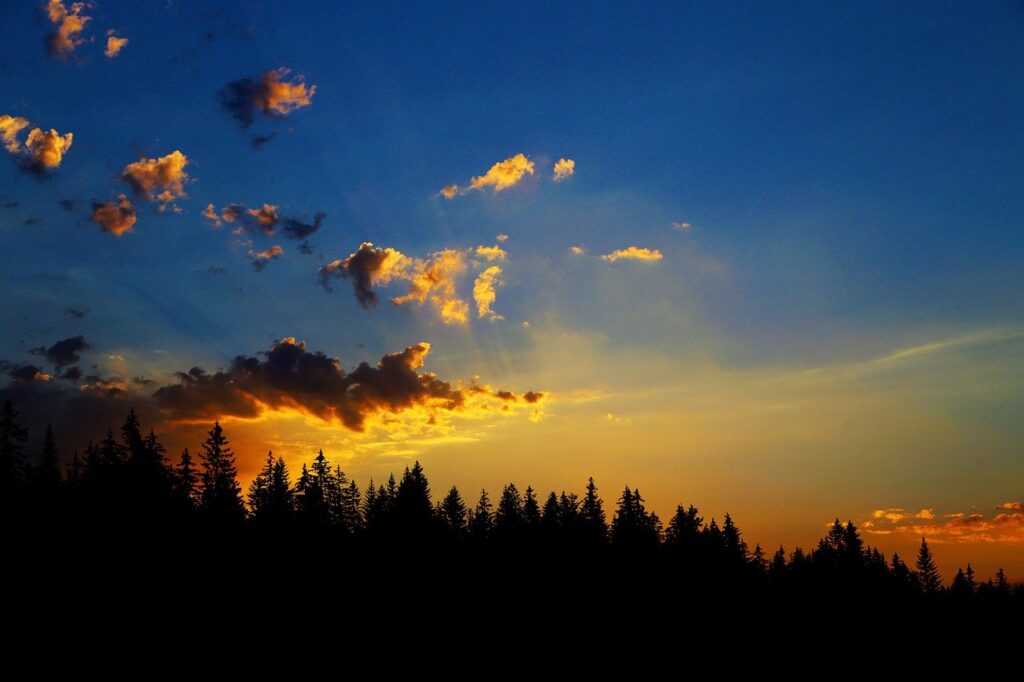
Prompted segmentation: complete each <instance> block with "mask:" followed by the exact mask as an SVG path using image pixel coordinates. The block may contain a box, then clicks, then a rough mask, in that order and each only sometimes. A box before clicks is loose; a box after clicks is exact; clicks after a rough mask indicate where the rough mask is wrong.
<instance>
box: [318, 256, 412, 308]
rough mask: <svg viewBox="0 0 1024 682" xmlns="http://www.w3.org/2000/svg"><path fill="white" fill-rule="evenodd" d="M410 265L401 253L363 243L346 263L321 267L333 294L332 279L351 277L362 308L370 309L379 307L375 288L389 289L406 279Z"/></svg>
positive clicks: (324, 280) (325, 282)
mask: <svg viewBox="0 0 1024 682" xmlns="http://www.w3.org/2000/svg"><path fill="white" fill-rule="evenodd" d="M410 262H411V261H410V259H409V258H407V257H406V256H405V255H404V254H403V253H402V252H401V251H398V250H396V249H392V248H378V247H376V246H374V245H373V244H372V243H370V242H363V243H362V244H360V245H359V248H358V249H357V250H356V251H355V252H354V253H352V254H349V256H348V257H347V258H345V259H344V260H341V259H339V260H335V261H333V262H331V263H328V264H327V265H325V266H323V267H322V268H320V283H321V284H322V285H323V287H324V288H325V289H327V290H328V291H330V289H331V287H330V280H331V279H332V278H338V277H341V278H351V280H352V287H353V289H354V290H355V294H356V300H357V301H359V305H361V306H363V307H364V308H370V307H372V306H374V305H376V304H377V293H376V292H375V291H374V290H373V288H374V287H376V286H385V285H387V284H388V283H389V282H391V280H392V279H395V278H403V279H404V278H405V276H404V273H405V271H406V270H407V269H408V266H409V264H410Z"/></svg>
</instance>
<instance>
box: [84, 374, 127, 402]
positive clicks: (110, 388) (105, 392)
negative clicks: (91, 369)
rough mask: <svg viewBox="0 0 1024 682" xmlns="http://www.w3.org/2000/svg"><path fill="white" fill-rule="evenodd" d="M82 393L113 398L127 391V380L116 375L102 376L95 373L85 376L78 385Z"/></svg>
mask: <svg viewBox="0 0 1024 682" xmlns="http://www.w3.org/2000/svg"><path fill="white" fill-rule="evenodd" d="M79 390H81V391H82V392H84V393H92V394H94V395H98V396H104V397H107V398H114V397H117V396H120V395H123V394H124V393H126V392H127V391H128V382H127V381H125V380H124V379H122V378H121V377H118V376H112V377H108V378H103V377H101V376H97V375H95V374H90V375H89V376H87V377H85V383H83V384H82V385H81V386H79Z"/></svg>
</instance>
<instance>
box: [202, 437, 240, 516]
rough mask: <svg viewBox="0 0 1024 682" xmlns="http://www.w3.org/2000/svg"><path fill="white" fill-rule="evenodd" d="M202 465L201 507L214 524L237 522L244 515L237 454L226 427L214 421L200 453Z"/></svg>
mask: <svg viewBox="0 0 1024 682" xmlns="http://www.w3.org/2000/svg"><path fill="white" fill-rule="evenodd" d="M199 459H200V461H201V462H202V465H203V474H202V490H201V492H200V496H199V507H200V509H201V510H202V511H203V513H204V514H206V515H207V516H208V517H209V518H210V519H212V520H213V521H214V522H215V523H221V524H230V523H238V522H240V521H242V519H244V518H245V506H244V504H243V503H242V488H241V486H240V485H239V484H238V470H237V469H236V468H235V453H234V452H232V450H231V447H230V443H229V442H228V439H227V438H226V437H225V436H224V429H222V428H221V426H220V423H218V422H214V424H213V428H212V429H210V431H209V436H208V437H207V439H206V440H205V441H204V442H203V451H202V452H201V453H200V454H199Z"/></svg>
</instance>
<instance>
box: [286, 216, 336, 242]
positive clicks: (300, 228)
mask: <svg viewBox="0 0 1024 682" xmlns="http://www.w3.org/2000/svg"><path fill="white" fill-rule="evenodd" d="M326 217H327V214H326V213H317V214H316V215H315V216H313V222H311V223H305V222H302V221H301V220H298V219H296V218H285V219H284V233H285V236H287V237H288V238H289V239H305V238H306V237H308V236H310V235H311V234H313V233H314V232H316V231H317V230H319V229H320V225H321V224H322V223H323V221H324V218H326Z"/></svg>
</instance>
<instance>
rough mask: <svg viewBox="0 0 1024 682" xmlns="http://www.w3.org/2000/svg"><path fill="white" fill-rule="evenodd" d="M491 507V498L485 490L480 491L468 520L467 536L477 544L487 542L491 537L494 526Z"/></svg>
mask: <svg viewBox="0 0 1024 682" xmlns="http://www.w3.org/2000/svg"><path fill="white" fill-rule="evenodd" d="M492 510H493V506H492V505H491V498H490V497H489V496H488V495H487V490H481V491H480V501H479V502H477V503H476V508H475V509H473V514H472V515H471V516H470V519H469V534H470V537H472V538H473V539H474V540H476V541H477V542H482V541H485V540H487V539H488V538H489V537H490V536H491V530H492V528H493V526H494V513H493V511H492Z"/></svg>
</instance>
